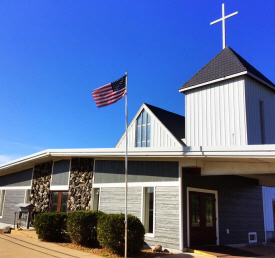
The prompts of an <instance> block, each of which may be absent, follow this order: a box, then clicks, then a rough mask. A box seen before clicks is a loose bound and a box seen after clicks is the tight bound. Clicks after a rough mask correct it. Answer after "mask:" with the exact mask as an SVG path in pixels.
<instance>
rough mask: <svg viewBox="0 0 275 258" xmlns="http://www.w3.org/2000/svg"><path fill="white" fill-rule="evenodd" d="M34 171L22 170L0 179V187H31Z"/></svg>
mask: <svg viewBox="0 0 275 258" xmlns="http://www.w3.org/2000/svg"><path fill="white" fill-rule="evenodd" d="M32 171H33V169H32V168H30V169H26V170H22V171H19V172H16V173H13V174H9V175H5V176H1V177H0V187H11V186H31V182H32Z"/></svg>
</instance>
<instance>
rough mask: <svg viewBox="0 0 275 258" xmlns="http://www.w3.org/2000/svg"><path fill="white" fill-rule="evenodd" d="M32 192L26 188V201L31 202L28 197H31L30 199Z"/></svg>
mask: <svg viewBox="0 0 275 258" xmlns="http://www.w3.org/2000/svg"><path fill="white" fill-rule="evenodd" d="M28 193H29V194H28ZM31 194H32V192H31V189H26V190H25V198H24V203H30V200H27V197H29V199H30V197H31Z"/></svg>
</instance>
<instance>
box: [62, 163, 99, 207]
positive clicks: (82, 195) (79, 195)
mask: <svg viewBox="0 0 275 258" xmlns="http://www.w3.org/2000/svg"><path fill="white" fill-rule="evenodd" d="M93 165H94V159H91V158H73V159H72V162H71V175H70V184H69V196H68V203H67V208H68V212H71V211H75V210H89V209H90V207H91V195H92V182H93Z"/></svg>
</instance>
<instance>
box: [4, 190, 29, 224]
mask: <svg viewBox="0 0 275 258" xmlns="http://www.w3.org/2000/svg"><path fill="white" fill-rule="evenodd" d="M25 191H26V190H6V194H5V202H4V209H3V217H2V218H1V219H0V222H1V223H7V224H12V225H13V223H14V212H16V211H19V207H16V206H15V205H17V204H19V203H23V202H24V199H25Z"/></svg>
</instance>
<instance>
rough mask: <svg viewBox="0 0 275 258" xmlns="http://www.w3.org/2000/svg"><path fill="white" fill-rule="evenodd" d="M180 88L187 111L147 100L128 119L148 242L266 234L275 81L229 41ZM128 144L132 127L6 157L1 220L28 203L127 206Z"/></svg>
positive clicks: (239, 240) (0, 176) (273, 179)
mask: <svg viewBox="0 0 275 258" xmlns="http://www.w3.org/2000/svg"><path fill="white" fill-rule="evenodd" d="M179 92H180V93H183V94H184V95H185V112H186V113H185V117H183V116H181V115H178V114H174V113H171V112H169V111H166V110H163V109H161V108H158V107H155V106H152V105H149V104H145V103H144V104H143V105H142V106H141V108H140V109H139V110H138V112H137V113H136V115H135V117H134V118H133V120H132V121H131V123H130V124H129V126H128V147H129V148H128V205H127V206H128V213H130V214H132V215H135V216H137V217H138V218H139V219H140V220H141V221H142V223H143V224H144V227H145V230H146V234H145V242H146V244H147V245H149V246H151V247H153V246H155V245H157V244H160V245H162V246H163V248H166V249H168V250H169V251H178V252H181V251H184V250H186V248H188V247H194V246H203V245H239V244H247V243H255V242H265V241H266V231H265V219H264V217H265V216H264V207H263V188H262V186H275V176H274V173H275V134H274V130H275V117H274V116H275V103H274V93H275V85H274V84H273V83H272V82H271V81H270V80H269V79H267V78H266V77H265V76H264V75H263V74H262V73H260V72H259V71H258V70H257V69H256V68H254V67H253V66H252V65H251V64H249V63H248V62H247V61H246V60H245V59H244V58H242V57H241V56H240V55H239V54H237V53H236V52H235V51H234V50H233V49H231V48H230V47H225V48H224V49H223V50H222V51H221V52H220V53H219V54H218V55H216V56H215V57H214V58H213V59H212V60H211V61H210V62H209V63H208V64H206V65H205V66H204V67H203V68H202V69H201V70H200V71H199V72H198V73H196V74H195V75H194V76H193V77H192V78H191V79H190V80H189V81H187V82H186V83H184V84H183V85H182V86H181V87H180V89H179ZM98 137H100V135H99V136H98ZM125 145H126V140H125V133H124V134H123V135H122V136H121V138H120V139H119V140H118V143H117V144H116V146H115V147H114V148H105V149H49V150H45V151H42V152H38V153H35V154H33V155H30V156H26V157H23V158H21V159H17V160H14V161H11V162H9V163H6V164H3V165H0V193H1V199H0V223H8V224H13V219H14V217H13V214H14V212H15V211H17V209H18V207H17V206H16V205H17V204H18V203H24V202H26V203H31V204H33V205H34V208H33V214H35V213H39V212H47V211H56V210H58V211H65V212H71V211H73V210H78V209H85V210H87V209H92V210H101V211H103V212H106V213H124V210H125V199H124V198H125V195H124V193H125V178H124V171H125V161H124V158H125ZM273 234H274V232H273Z"/></svg>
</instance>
